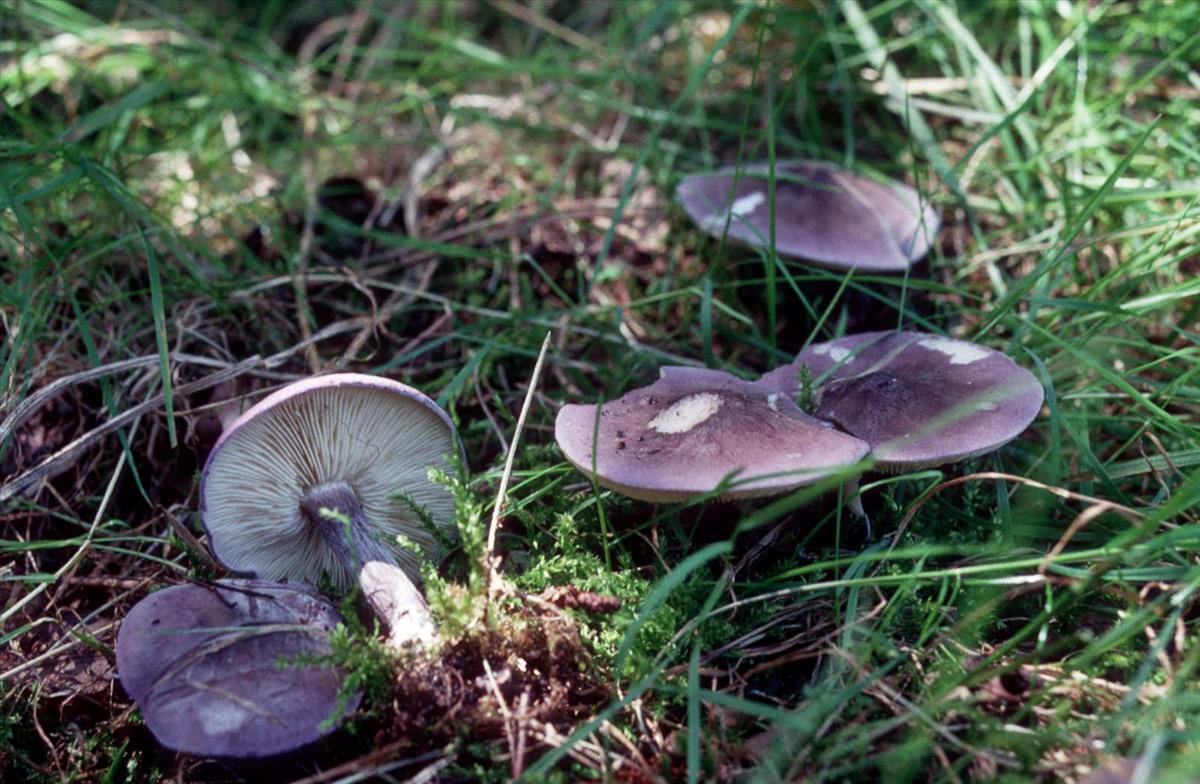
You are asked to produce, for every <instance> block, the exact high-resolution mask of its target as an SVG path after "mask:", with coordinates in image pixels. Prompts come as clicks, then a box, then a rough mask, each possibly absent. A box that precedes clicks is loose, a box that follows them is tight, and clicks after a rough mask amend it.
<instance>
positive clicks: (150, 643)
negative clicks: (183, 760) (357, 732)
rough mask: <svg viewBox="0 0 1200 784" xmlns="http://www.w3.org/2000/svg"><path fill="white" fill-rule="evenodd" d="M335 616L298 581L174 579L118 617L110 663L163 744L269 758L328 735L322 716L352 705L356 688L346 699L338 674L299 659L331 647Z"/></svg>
mask: <svg viewBox="0 0 1200 784" xmlns="http://www.w3.org/2000/svg"><path fill="white" fill-rule="evenodd" d="M340 620H341V619H340V617H339V616H338V613H337V610H336V609H335V608H334V607H333V605H332V604H330V603H329V602H328V601H326V600H325V599H323V598H321V596H320V595H318V594H317V593H316V592H315V591H313V590H312V589H310V588H308V587H306V586H303V585H284V584H281V583H272V582H266V581H262V580H221V581H219V582H217V583H213V584H211V585H201V584H187V585H176V586H173V587H171V588H166V589H164V590H161V591H158V592H156V593H152V594H150V595H149V596H147V597H146V598H145V599H143V600H142V601H140V602H138V603H137V604H136V605H135V606H134V608H133V609H132V610H131V611H130V612H129V614H128V615H127V616H126V617H125V620H124V622H123V623H122V624H121V630H120V632H119V633H118V634H117V671H118V673H120V677H121V684H122V685H123V686H124V687H125V691H126V692H127V693H128V694H129V696H130V697H131V698H132V699H133V701H134V702H136V703H137V705H138V707H139V708H141V711H142V716H143V717H144V718H145V720H146V726H147V727H149V728H150V731H151V732H152V733H153V734H154V737H155V738H157V739H158V741H159V743H161V744H162V745H164V746H166V747H168V748H171V749H174V750H176V751H183V752H187V753H189V754H201V755H204V756H209V757H268V756H271V755H273V754H281V753H283V752H286V751H291V750H292V749H296V748H299V747H300V746H303V745H306V744H308V743H311V742H313V741H315V740H317V739H319V738H321V737H323V736H325V735H327V734H329V733H330V732H332V731H333V729H334V728H335V727H336V724H337V722H336V721H332V722H330V721H328V720H330V719H335V720H336V719H338V718H340V713H339V711H342V712H345V713H349V712H352V711H353V710H354V709H355V708H356V707H357V706H358V699H359V697H358V695H351V696H350V697H349V699H348V701H346V702H344V704H343V701H342V699H341V697H340V696H339V693H340V690H341V687H342V683H343V680H344V676H343V673H342V672H340V671H339V670H336V669H334V668H331V667H325V666H318V665H315V664H311V663H307V664H304V663H300V661H299V660H300V659H301V658H302V657H303V658H304V659H307V660H311V659H312V658H313V657H319V656H326V655H328V654H329V653H330V651H331V649H330V644H329V632H330V631H331V630H332V629H333V628H334V626H336V625H337V624H338V622H339V621H340ZM284 663H286V665H284ZM327 722H328V723H327Z"/></svg>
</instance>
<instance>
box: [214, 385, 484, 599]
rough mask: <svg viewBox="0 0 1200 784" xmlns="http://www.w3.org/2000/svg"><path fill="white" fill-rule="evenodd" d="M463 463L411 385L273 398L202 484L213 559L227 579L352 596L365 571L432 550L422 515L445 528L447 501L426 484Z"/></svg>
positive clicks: (412, 571) (227, 443) (240, 429)
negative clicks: (321, 583) (325, 584)
mask: <svg viewBox="0 0 1200 784" xmlns="http://www.w3.org/2000/svg"><path fill="white" fill-rule="evenodd" d="M454 454H461V447H460V445H459V442H458V437H457V435H456V434H455V432H454V427H453V425H452V424H451V422H450V419H449V417H447V416H446V414H445V412H443V411H442V410H441V409H440V408H438V406H437V405H436V404H435V403H434V402H433V401H432V400H430V399H429V398H428V397H426V396H425V395H423V394H421V393H420V392H418V391H417V390H415V389H413V388H411V387H408V386H405V385H404V384H400V383H397V382H395V381H390V380H388V379H384V378H377V377H374V376H366V375H360V374H356V373H339V374H333V375H327V376H318V377H315V378H310V379H306V380H304V381H299V382H296V383H294V384H290V385H288V386H286V387H284V388H283V389H280V390H278V391H277V392H275V393H273V394H271V395H269V396H267V397H266V398H264V399H263V400H262V401H260V402H259V403H258V404H257V405H255V406H253V407H252V408H250V409H249V410H248V411H246V413H244V414H242V416H241V417H239V418H238V420H237V421H236V422H235V423H234V424H233V426H232V427H231V428H230V429H229V430H227V431H226V432H225V433H224V434H223V435H222V436H221V439H220V440H219V441H218V442H217V444H216V446H215V447H214V448H213V451H212V453H211V454H210V455H209V458H208V461H207V463H206V464H205V466H204V471H203V474H202V476H201V480H200V515H201V519H202V520H203V522H204V526H205V528H206V529H207V531H208V535H209V541H210V544H211V547H212V550H213V554H214V555H215V556H216V558H217V559H218V560H219V561H220V562H221V563H222V564H224V565H225V566H226V567H228V568H229V569H231V570H234V571H238V572H244V573H250V574H252V575H254V576H257V577H261V578H264V579H272V580H285V579H291V580H307V581H309V582H315V581H317V580H318V579H319V578H320V577H321V576H322V575H325V576H327V577H328V579H329V580H330V581H331V582H332V583H333V585H335V586H336V587H338V588H342V589H345V588H348V587H350V585H351V584H352V583H353V581H354V580H355V579H356V578H357V577H358V575H359V571H360V569H361V568H362V565H363V564H365V563H367V562H370V561H379V562H382V563H386V564H391V565H393V566H399V567H401V568H403V569H404V571H405V572H407V573H408V575H409V576H410V577H414V578H415V576H416V573H417V566H418V564H417V561H418V559H417V556H416V555H415V554H414V553H413V552H411V551H410V550H408V549H407V548H405V547H404V546H402V545H401V543H400V542H399V539H398V538H399V537H403V538H404V539H406V540H408V541H409V542H412V543H416V544H417V545H419V546H421V547H423V548H425V549H426V550H429V549H431V548H432V546H433V544H434V539H435V535H434V532H432V531H429V530H426V528H425V527H423V526H422V524H421V522H420V519H419V518H420V517H421V513H420V512H419V510H418V509H417V508H414V507H419V508H420V509H423V510H424V514H425V515H427V516H428V518H429V519H431V520H432V521H433V523H434V524H435V525H436V526H438V527H439V528H442V529H448V528H449V526H450V524H451V520H452V515H453V512H454V502H453V498H452V497H451V495H450V493H449V492H448V491H447V490H446V489H445V488H444V487H442V486H440V485H438V484H436V483H435V482H433V481H431V480H430V479H429V478H428V472H429V469H430V468H431V467H446V466H447V465H448V458H449V457H450V456H451V455H454Z"/></svg>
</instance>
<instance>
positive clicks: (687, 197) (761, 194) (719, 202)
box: [675, 161, 941, 272]
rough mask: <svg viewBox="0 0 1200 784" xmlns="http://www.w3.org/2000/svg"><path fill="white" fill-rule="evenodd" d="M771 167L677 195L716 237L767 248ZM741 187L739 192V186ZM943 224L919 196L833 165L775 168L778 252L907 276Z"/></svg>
mask: <svg viewBox="0 0 1200 784" xmlns="http://www.w3.org/2000/svg"><path fill="white" fill-rule="evenodd" d="M769 171H770V169H769V166H768V164H765V163H759V164H753V165H749V166H743V167H741V170H740V173H739V171H738V170H737V168H736V167H730V168H725V169H720V170H718V171H716V172H713V173H711V174H696V175H692V176H690V177H686V178H684V180H683V181H682V182H680V183H679V187H678V189H677V190H676V192H675V195H676V198H677V199H678V200H679V203H680V204H681V205H682V206H683V209H684V210H685V211H686V212H687V214H688V215H689V216H691V218H692V220H694V221H696V223H698V224H699V225H700V227H701V228H703V229H704V230H705V231H707V232H708V233H709V234H711V235H713V236H714V237H721V236H722V235H723V234H724V233H725V232H726V231H728V235H729V236H730V237H731V238H733V239H735V240H738V241H739V242H744V243H746V244H748V245H751V246H755V247H766V246H767V244H768V238H769V237H770V231H771V228H770V227H771V214H770V194H769V190H768V189H769V188H770V180H769ZM735 183H736V185H735ZM940 225H941V223H940V221H939V219H938V216H937V213H936V212H934V210H933V209H932V207H930V206H929V203H928V201H927V200H925V199H922V198H921V197H920V196H919V195H918V194H917V192H916V191H914V190H913V189H912V188H909V187H908V186H906V185H901V184H899V183H894V182H880V181H877V180H874V179H871V178H869V177H864V176H862V175H858V174H853V173H851V172H849V171H846V170H845V169H843V168H841V167H839V166H835V165H834V164H831V163H823V162H819V161H776V163H775V247H776V250H777V251H778V252H779V253H780V254H782V255H785V256H792V257H795V258H800V259H806V260H808V261H810V262H812V263H814V264H819V265H821V266H825V267H829V268H831V269H839V270H845V269H862V270H866V271H869V272H903V271H904V270H906V269H908V268H909V267H910V266H912V264H913V262H915V261H917V260H919V259H921V258H922V257H923V256H925V254H926V253H928V252H929V247H930V245H931V243H932V241H933V238H934V237H936V236H937V232H938V228H939V226H940Z"/></svg>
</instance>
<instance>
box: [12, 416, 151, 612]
mask: <svg viewBox="0 0 1200 784" xmlns="http://www.w3.org/2000/svg"><path fill="white" fill-rule="evenodd" d="M161 398H162V396H161V395H159V396H157V397H156V398H154V400H152V401H150V402H155V401H158V400H161ZM138 416H140V414H139V415H138ZM138 421H141V420H140V419H139V420H138ZM136 431H137V422H134V424H133V427H131V428H130V436H131V437H132V435H133V433H134V432H136ZM76 443H78V442H76ZM60 453H61V450H60V452H59V453H56V454H60ZM128 455H129V452H128V451H127V450H124V449H122V450H121V454H120V456H119V457H118V458H117V465H116V467H115V468H113V472H112V476H110V477H109V478H108V486H107V487H106V488H104V497H103V498H101V499H100V504H99V505H98V506H97V507H96V514H95V515H94V516H93V517H92V524H91V526H90V527H89V528H88V532H87V535H86V536H84V538H83V543H82V544H81V545H79V549H78V550H76V551H75V554H74V555H72V556H71V557H70V558H68V559H67V562H66V563H64V564H63V565H62V566H60V567H59V568H58V571H56V572H55V573H54V577H53V579H52V580H48V581H46V582H44V583H42V584H41V585H39V586H38V587H36V588H34V589H33V590H32V591H30V592H29V593H27V594H25V595H24V596H23V597H21V598H20V599H18V600H17V601H16V602H13V604H12V605H11V606H10V607H9V608H8V609H7V610H5V611H4V612H3V613H0V627H3V625H4V624H5V623H7V622H8V619H9V618H11V617H13V615H15V614H16V613H17V612H18V611H19V610H20V609H21V608H22V607H24V606H25V605H27V604H29V603H30V602H31V601H33V600H34V599H35V598H36V597H38V596H41V595H42V594H43V593H45V592H46V590H47V589H48V588H49V587H50V586H51V585H53V584H54V583H55V582H56V581H57V580H59V579H60V578H62V576H63V575H65V574H67V573H68V572H71V571H73V570H74V569H75V568H76V567H77V566H79V564H81V563H83V559H84V556H86V555H87V554H88V552H89V551H91V549H92V539H93V537H95V535H96V528H98V527H99V526H100V520H101V519H103V517H104V515H105V513H106V512H108V504H109V502H110V501H111V500H112V495H113V491H114V490H115V489H116V487H117V479H118V478H120V476H121V470H122V469H123V468H124V467H125V460H126V458H127V457H128ZM44 464H45V462H43V463H41V464H39V465H44ZM25 475H26V476H28V475H29V473H28V472H27V473H26V474H25ZM17 481H20V478H18V480H17ZM13 484H15V482H12V483H9V484H7V485H5V486H4V488H0V498H7V496H4V495H3V491H4V490H7V489H8V488H9V487H11V486H12V485H13ZM12 492H15V490H14V491H12ZM10 495H11V493H10Z"/></svg>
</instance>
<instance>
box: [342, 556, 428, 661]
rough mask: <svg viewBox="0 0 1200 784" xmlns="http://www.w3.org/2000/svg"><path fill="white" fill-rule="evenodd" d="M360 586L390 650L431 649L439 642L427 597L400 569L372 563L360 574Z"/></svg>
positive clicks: (382, 563)
mask: <svg viewBox="0 0 1200 784" xmlns="http://www.w3.org/2000/svg"><path fill="white" fill-rule="evenodd" d="M358 585H359V587H360V588H361V589H362V594H363V598H364V599H366V601H367V605H368V606H369V607H370V608H371V610H372V611H373V612H374V613H375V616H376V617H377V618H379V622H380V623H381V624H382V625H383V629H384V632H386V634H387V637H386V638H384V642H386V643H387V645H388V647H390V648H393V649H396V650H399V649H402V648H404V647H406V646H408V645H409V644H415V645H417V646H420V647H425V648H428V647H430V646H431V645H432V644H433V643H434V641H436V640H437V629H436V628H434V625H433V617H432V616H431V615H430V614H429V605H428V604H427V603H426V602H425V597H424V596H422V595H421V592H420V591H419V590H417V586H415V585H413V582H412V580H410V579H408V576H407V575H405V574H404V572H403V571H402V570H401V569H400V568H399V567H397V566H394V565H393V564H390V563H384V562H383V561H368V562H367V563H365V564H363V568H362V570H361V571H360V572H359V574H358Z"/></svg>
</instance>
